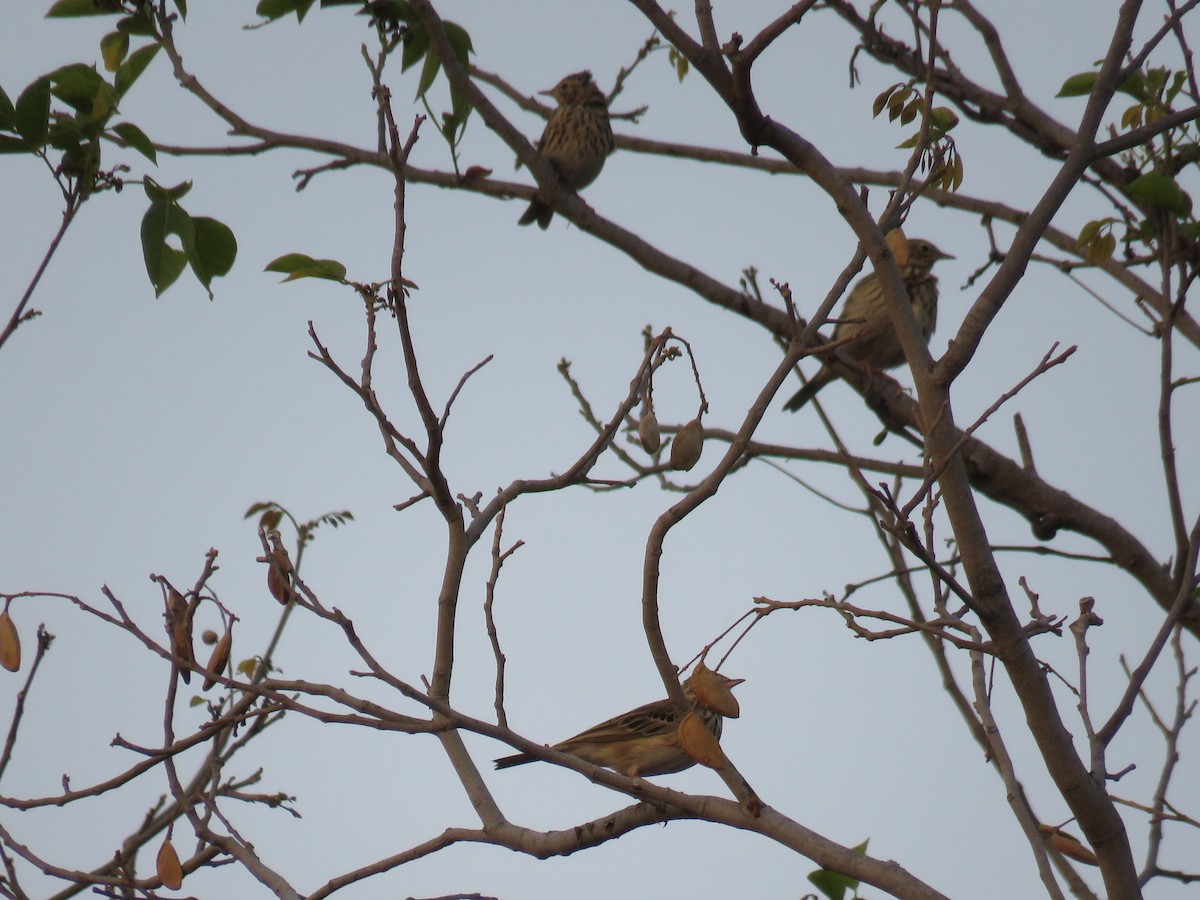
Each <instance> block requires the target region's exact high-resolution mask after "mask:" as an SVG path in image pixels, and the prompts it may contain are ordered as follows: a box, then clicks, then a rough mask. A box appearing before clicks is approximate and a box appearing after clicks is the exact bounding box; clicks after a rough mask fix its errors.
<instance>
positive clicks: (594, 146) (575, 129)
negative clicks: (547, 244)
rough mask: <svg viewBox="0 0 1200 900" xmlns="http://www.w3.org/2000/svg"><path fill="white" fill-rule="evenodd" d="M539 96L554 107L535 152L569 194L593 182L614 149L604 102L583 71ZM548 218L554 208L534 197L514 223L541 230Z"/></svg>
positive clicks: (552, 215) (603, 97) (598, 90)
mask: <svg viewBox="0 0 1200 900" xmlns="http://www.w3.org/2000/svg"><path fill="white" fill-rule="evenodd" d="M539 93H541V94H544V95H546V96H548V97H553V98H554V99H555V100H556V101H558V106H557V108H556V109H555V110H554V112H553V113H551V114H550V118H549V120H548V121H547V122H546V129H545V131H543V132H542V137H541V139H540V140H539V141H538V143H537V149H538V152H539V153H541V154H542V155H543V156H544V157H546V159H547V160H548V161H549V163H550V165H552V166H553V167H554V171H555V172H557V173H558V178H559V180H560V181H561V182H562V183H563V186H564V187H567V188H570V189H571V190H573V191H577V190H579V189H580V188H585V187H587V186H588V185H589V184H591V183H592V182H593V181H595V180H596V176H597V175H599V174H600V170H601V169H603V168H604V161H605V160H606V159H607V158H608V154H610V153H612V151H613V148H614V147H615V146H616V144H615V143H614V142H613V133H612V125H611V124H610V123H609V121H608V100H607V99H605V96H604V92H603V91H601V90H600V88H598V87H596V83H595V82H594V81H593V80H592V73H591V72H589V71H587V70H584V71H582V72H574V73H572V74H570V75H567V76H566V77H564V78H563V79H562V81H560V82H559V83H558V84H556V85H555V86H554V87H552V88H551V89H550V90H548V91H540V92H539ZM552 218H554V209H553V208H552V207H551V206H550V205H549V204H547V203H545V202H544V201H542V200H540V199H538V198H537V197H534V198H533V202H531V203H530V204H529V208H528V209H526V210H525V214H524V215H523V216H521V218H520V219H519V220H518V222H519V224H521V225H528V224H529V223H530V222H537V223H538V227H539V228H541V229H542V230H545V229H546V228H547V227H549V225H550V220H551V219H552Z"/></svg>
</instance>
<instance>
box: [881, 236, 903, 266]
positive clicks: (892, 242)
mask: <svg viewBox="0 0 1200 900" xmlns="http://www.w3.org/2000/svg"><path fill="white" fill-rule="evenodd" d="M883 239H884V241H886V242H887V245H888V249H889V250H891V251H892V256H893V257H894V258H895V260H896V265H898V266H907V265H908V238H907V237H905V236H904V231H903V230H902V229H899V228H893V229H892V230H891V231H889V232H888V233H887V234H885V235H884V236H883Z"/></svg>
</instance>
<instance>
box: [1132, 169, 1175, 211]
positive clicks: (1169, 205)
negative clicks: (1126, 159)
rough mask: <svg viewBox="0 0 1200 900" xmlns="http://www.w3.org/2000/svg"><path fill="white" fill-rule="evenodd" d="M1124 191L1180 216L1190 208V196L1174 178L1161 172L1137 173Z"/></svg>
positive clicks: (1135, 198) (1136, 198)
mask: <svg viewBox="0 0 1200 900" xmlns="http://www.w3.org/2000/svg"><path fill="white" fill-rule="evenodd" d="M1125 193H1126V194H1128V195H1129V196H1130V197H1132V198H1133V199H1134V200H1141V201H1143V202H1144V203H1149V204H1150V205H1151V206H1156V207H1158V208H1159V209H1165V210H1166V211H1167V212H1171V213H1175V214H1176V215H1180V216H1183V215H1187V213H1188V211H1189V210H1190V209H1191V208H1192V198H1191V197H1189V196H1188V195H1187V194H1186V193H1184V191H1183V189H1182V188H1181V187H1180V186H1179V184H1178V183H1177V182H1176V181H1175V179H1174V178H1171V177H1170V176H1168V175H1164V174H1162V173H1161V172H1146V173H1145V174H1144V175H1139V176H1138V177H1137V178H1135V179H1134V180H1133V181H1132V182H1130V183H1129V184H1128V185H1127V186H1126V188H1125Z"/></svg>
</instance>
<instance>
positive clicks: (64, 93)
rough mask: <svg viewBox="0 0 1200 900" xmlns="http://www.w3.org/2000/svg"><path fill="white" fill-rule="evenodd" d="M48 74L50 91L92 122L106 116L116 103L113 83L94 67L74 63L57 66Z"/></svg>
mask: <svg viewBox="0 0 1200 900" xmlns="http://www.w3.org/2000/svg"><path fill="white" fill-rule="evenodd" d="M47 77H48V78H49V79H50V84H51V88H50V93H52V94H53V95H54V96H55V97H57V98H58V99H59V100H61V101H62V102H63V103H65V104H67V106H69V107H71V109H73V110H75V111H76V112H79V113H82V114H83V115H85V116H87V117H89V118H91V119H92V120H93V121H99V120H101V119H103V118H105V117H107V115H108V114H109V113H110V112H111V111H112V108H113V106H114V105H115V103H116V98H115V96H114V95H113V90H112V85H110V84H109V83H108V82H107V81H105V80H104V77H103V76H102V75H101V74H100V73H99V72H97V71H96V70H95V69H94V68H93V67H92V66H85V65H84V64H83V63H72V64H71V65H69V66H63V67H62V68H61V69H55V70H54V71H53V72H51V73H50V74H49V75H48V76H47Z"/></svg>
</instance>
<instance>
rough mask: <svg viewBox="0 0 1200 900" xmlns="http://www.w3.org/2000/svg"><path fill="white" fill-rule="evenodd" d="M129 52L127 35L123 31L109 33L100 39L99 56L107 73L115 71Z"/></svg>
mask: <svg viewBox="0 0 1200 900" xmlns="http://www.w3.org/2000/svg"><path fill="white" fill-rule="evenodd" d="M128 52H129V35H128V33H126V32H124V31H110V32H109V33H108V34H106V35H105V36H104V37H102V38H101V39H100V56H101V57H102V58H103V60H104V68H105V69H106V70H108V71H109V72H115V71H117V66H119V65H121V61H122V60H123V59H125V54H126V53H128Z"/></svg>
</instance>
